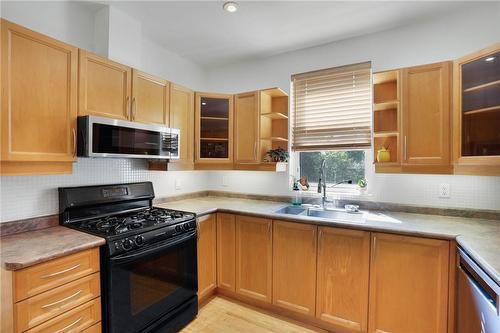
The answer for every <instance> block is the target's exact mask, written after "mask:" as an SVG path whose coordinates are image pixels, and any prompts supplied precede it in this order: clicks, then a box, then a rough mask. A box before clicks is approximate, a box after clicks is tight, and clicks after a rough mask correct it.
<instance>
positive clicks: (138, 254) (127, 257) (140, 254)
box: [110, 230, 196, 264]
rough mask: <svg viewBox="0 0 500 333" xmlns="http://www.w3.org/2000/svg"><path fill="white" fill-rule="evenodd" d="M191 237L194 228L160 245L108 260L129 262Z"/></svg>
mask: <svg viewBox="0 0 500 333" xmlns="http://www.w3.org/2000/svg"><path fill="white" fill-rule="evenodd" d="M193 237H194V238H196V230H193V231H192V232H189V233H187V234H185V235H182V236H179V237H177V238H174V239H170V240H168V241H166V242H162V243H160V244H161V246H153V247H150V248H147V249H145V250H143V251H140V252H135V253H133V254H129V255H121V256H117V257H114V258H111V259H110V260H111V261H112V263H113V264H122V263H125V262H130V261H133V260H135V259H139V258H142V257H144V256H148V255H150V254H152V253H155V252H159V251H163V250H165V249H168V248H171V247H172V246H175V245H178V244H180V243H184V242H185V241H187V240H189V239H192V238H193Z"/></svg>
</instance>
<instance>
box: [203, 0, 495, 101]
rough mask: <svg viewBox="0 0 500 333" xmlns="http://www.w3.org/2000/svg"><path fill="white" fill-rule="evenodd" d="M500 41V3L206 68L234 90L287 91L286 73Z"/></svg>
mask: <svg viewBox="0 0 500 333" xmlns="http://www.w3.org/2000/svg"><path fill="white" fill-rule="evenodd" d="M498 41H500V2H490V3H480V4H477V6H475V7H474V9H473V10H471V9H470V8H468V10H462V11H458V12H453V13H450V14H449V15H447V16H441V17H437V18H433V19H431V20H426V21H422V22H420V23H418V24H412V25H410V26H406V27H401V28H398V29H394V30H389V31H384V32H380V33H374V34H371V35H365V36H362V37H356V38H352V39H347V40H343V41H339V42H335V43H330V44H326V45H322V46H318V47H313V48H307V49H303V50H298V51H293V52H288V53H284V54H279V55H276V56H273V57H269V58H265V59H261V60H257V61H251V62H244V63H236V64H231V65H227V66H220V67H215V68H210V69H209V71H208V84H209V86H210V88H211V89H212V90H214V91H218V92H226V93H236V92H243V91H251V90H256V89H261V88H265V87H275V86H278V87H280V88H282V89H283V90H285V91H289V90H290V75H291V74H295V73H302V72H307V71H311V70H316V69H323V68H329V67H335V66H341V65H346V64H352V63H358V62H364V61H368V60H371V61H372V66H373V70H374V71H380V70H385V69H394V68H399V67H406V66H413V65H420V64H426V63H432V62H437V61H444V60H450V59H454V58H457V57H461V56H463V55H466V54H468V53H471V52H473V51H476V50H478V49H481V48H484V47H486V46H489V45H492V44H493V43H495V42H498Z"/></svg>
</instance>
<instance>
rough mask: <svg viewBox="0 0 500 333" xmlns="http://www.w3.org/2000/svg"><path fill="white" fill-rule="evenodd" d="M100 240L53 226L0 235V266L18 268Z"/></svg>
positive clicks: (100, 240)
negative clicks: (0, 236)
mask: <svg viewBox="0 0 500 333" xmlns="http://www.w3.org/2000/svg"><path fill="white" fill-rule="evenodd" d="M104 243H105V240H104V238H101V237H96V236H93V235H90V234H87V233H83V232H80V231H76V230H73V229H70V228H66V227H61V226H57V227H51V228H46V229H40V230H35V231H29V232H22V233H18V234H13V235H8V236H2V238H1V240H0V258H1V263H2V268H4V269H7V270H18V269H21V268H25V267H29V266H32V265H35V264H38V263H41V262H44V261H48V260H51V259H54V258H58V257H62V256H65V255H69V254H72V253H75V252H78V251H83V250H86V249H89V248H93V247H96V246H100V245H102V244H104Z"/></svg>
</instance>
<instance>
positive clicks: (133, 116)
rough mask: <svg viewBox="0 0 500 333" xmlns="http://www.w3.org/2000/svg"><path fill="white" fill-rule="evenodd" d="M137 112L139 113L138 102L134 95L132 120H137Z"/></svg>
mask: <svg viewBox="0 0 500 333" xmlns="http://www.w3.org/2000/svg"><path fill="white" fill-rule="evenodd" d="M136 113H137V102H136V99H135V96H134V97H133V98H132V120H135V115H136Z"/></svg>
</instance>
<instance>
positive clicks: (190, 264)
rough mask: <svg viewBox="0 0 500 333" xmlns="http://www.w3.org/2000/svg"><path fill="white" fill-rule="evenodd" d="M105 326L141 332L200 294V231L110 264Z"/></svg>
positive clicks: (120, 332)
mask: <svg viewBox="0 0 500 333" xmlns="http://www.w3.org/2000/svg"><path fill="white" fill-rule="evenodd" d="M107 275H108V276H107V278H106V284H107V286H106V288H105V289H106V295H105V296H106V297H105V300H104V303H105V306H104V307H105V311H106V312H107V313H105V314H104V317H107V323H104V326H105V328H106V326H107V330H108V331H109V332H113V333H128V332H139V331H141V330H143V329H145V328H146V327H147V326H149V325H150V324H153V323H154V322H155V321H158V320H161V318H162V317H163V316H165V315H166V314H167V313H168V312H170V311H172V310H175V309H176V308H177V307H179V306H181V305H183V304H184V303H185V302H186V301H188V300H189V299H190V298H193V297H194V296H196V294H197V288H198V279H197V256H196V231H193V232H190V233H188V234H183V235H180V236H178V237H176V238H172V239H169V240H166V241H163V242H159V243H156V244H154V245H151V246H148V247H144V248H142V249H140V250H139V251H134V252H133V253H130V252H129V253H125V254H123V255H119V256H116V257H112V258H110V260H109V264H108V267H107Z"/></svg>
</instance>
